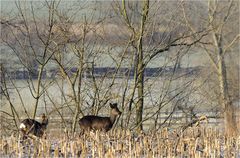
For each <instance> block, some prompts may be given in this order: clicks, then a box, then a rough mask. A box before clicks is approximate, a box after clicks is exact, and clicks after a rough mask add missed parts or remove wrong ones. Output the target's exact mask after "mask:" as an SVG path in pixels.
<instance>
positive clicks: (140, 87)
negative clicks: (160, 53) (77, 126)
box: [136, 0, 149, 132]
mask: <svg viewBox="0 0 240 158" xmlns="http://www.w3.org/2000/svg"><path fill="white" fill-rule="evenodd" d="M148 10H149V0H146V1H144V2H143V11H142V13H143V14H142V19H141V26H140V30H139V35H138V47H137V49H138V62H137V91H138V102H137V107H136V124H137V131H138V132H140V131H142V130H143V125H142V115H143V103H144V94H143V93H144V61H143V43H142V40H143V33H144V25H145V23H146V19H147V17H148Z"/></svg>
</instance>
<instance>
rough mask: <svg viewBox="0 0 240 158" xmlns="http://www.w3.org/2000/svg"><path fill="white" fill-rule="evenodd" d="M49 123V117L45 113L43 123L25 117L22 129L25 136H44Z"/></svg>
mask: <svg viewBox="0 0 240 158" xmlns="http://www.w3.org/2000/svg"><path fill="white" fill-rule="evenodd" d="M47 125H48V119H47V118H46V116H45V114H43V115H42V123H40V122H38V121H36V120H33V119H25V120H23V121H22V122H21V124H20V131H21V132H22V134H23V136H24V137H26V136H28V135H34V136H36V137H42V136H43V134H44V132H45V130H46V128H47Z"/></svg>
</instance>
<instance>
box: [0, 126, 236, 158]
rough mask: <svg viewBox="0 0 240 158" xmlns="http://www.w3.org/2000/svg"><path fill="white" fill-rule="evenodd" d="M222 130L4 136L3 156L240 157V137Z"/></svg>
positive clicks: (124, 131) (2, 143)
mask: <svg viewBox="0 0 240 158" xmlns="http://www.w3.org/2000/svg"><path fill="white" fill-rule="evenodd" d="M221 133H222V132H220V131H219V130H218V129H216V128H210V127H208V128H205V127H190V128H188V129H186V130H185V131H183V132H181V133H179V132H177V131H170V130H169V129H167V128H164V129H162V130H159V131H157V132H150V133H142V134H136V133H133V132H131V131H128V130H119V129H115V130H112V131H109V132H108V133H102V132H98V131H96V132H90V133H85V134H84V135H81V136H79V135H78V134H76V136H72V137H70V136H69V135H67V134H59V135H58V136H56V134H54V133H52V135H55V137H56V138H54V137H51V136H50V135H47V136H46V139H27V140H25V141H24V142H21V141H20V139H19V138H18V137H15V136H11V137H7V138H3V137H2V138H1V140H0V147H1V151H0V157H99V158H101V157H112V158H114V157H159V158H161V157H227V158H228V157H240V137H237V138H228V139H226V138H225V137H224V136H223V135H222V134H221Z"/></svg>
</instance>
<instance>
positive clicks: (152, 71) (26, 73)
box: [1, 67, 200, 79]
mask: <svg viewBox="0 0 240 158" xmlns="http://www.w3.org/2000/svg"><path fill="white" fill-rule="evenodd" d="M65 69H66V70H67V72H68V73H69V74H70V75H71V74H72V75H73V74H74V73H76V72H77V68H76V67H74V68H65ZM199 71H200V67H188V68H173V67H164V68H162V67H157V68H145V69H144V76H145V77H158V76H169V75H173V74H174V75H187V76H191V75H196V74H197V73H198V72H199ZM2 73H3V72H2ZM5 73H7V75H8V77H10V78H12V79H29V78H31V79H37V78H38V71H37V70H35V71H33V70H14V71H7V72H5ZM60 73H61V72H60V70H59V69H50V70H44V71H43V73H42V78H43V79H47V78H56V77H57V76H59V75H60ZM1 75H2V74H1ZM83 75H84V76H83V77H86V78H91V77H92V76H94V77H103V76H105V77H113V76H114V75H115V76H116V77H119V78H121V77H126V76H130V77H131V78H133V77H134V69H133V68H119V69H117V68H114V67H95V68H93V69H92V68H87V69H86V70H85V72H84V74H83Z"/></svg>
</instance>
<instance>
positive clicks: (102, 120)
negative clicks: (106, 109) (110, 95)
mask: <svg viewBox="0 0 240 158" xmlns="http://www.w3.org/2000/svg"><path fill="white" fill-rule="evenodd" d="M110 107H111V112H110V117H100V116H95V115H87V116H84V117H82V118H81V119H80V120H79V126H80V128H81V130H83V131H82V132H83V133H84V132H85V131H89V130H100V131H104V132H107V131H109V130H110V129H111V128H112V126H113V124H114V122H115V120H116V118H117V116H118V115H121V113H122V112H121V111H120V110H119V109H118V107H117V103H114V104H112V103H110Z"/></svg>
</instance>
